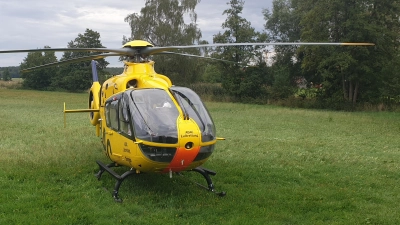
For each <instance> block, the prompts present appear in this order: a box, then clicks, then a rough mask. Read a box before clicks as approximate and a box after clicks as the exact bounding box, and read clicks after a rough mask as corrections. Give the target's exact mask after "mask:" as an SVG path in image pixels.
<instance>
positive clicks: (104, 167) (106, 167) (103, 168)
mask: <svg viewBox="0 0 400 225" xmlns="http://www.w3.org/2000/svg"><path fill="white" fill-rule="evenodd" d="M96 163H97V164H98V165H99V168H100V170H99V172H97V174H96V175H95V176H96V177H97V179H98V180H100V178H101V175H102V174H103V173H104V171H107V172H108V173H109V174H111V176H113V177H114V178H115V179H116V180H117V182H116V183H115V186H114V191H113V193H112V197H113V198H114V200H115V201H116V202H120V203H121V202H122V199H120V198H119V197H118V191H119V187H120V186H121V184H122V181H124V180H125V179H126V178H127V177H129V176H130V175H133V174H136V171H135V170H128V171H126V172H125V173H123V174H122V175H121V176H120V175H118V174H117V173H116V172H115V171H114V170H112V169H111V167H117V165H116V164H115V163H110V164H108V165H104V164H103V163H102V162H100V161H96Z"/></svg>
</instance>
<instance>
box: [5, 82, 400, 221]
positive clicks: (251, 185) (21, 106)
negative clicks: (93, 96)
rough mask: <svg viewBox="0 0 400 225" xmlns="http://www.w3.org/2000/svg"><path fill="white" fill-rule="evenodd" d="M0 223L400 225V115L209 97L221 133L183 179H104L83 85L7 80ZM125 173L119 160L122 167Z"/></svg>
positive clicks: (105, 175)
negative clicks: (42, 87)
mask: <svg viewBox="0 0 400 225" xmlns="http://www.w3.org/2000/svg"><path fill="white" fill-rule="evenodd" d="M0 96H1V99H0V126H1V129H0V154H1V156H0V189H1V194H0V202H1V204H0V224H399V223H400V217H399V216H398V209H399V206H400V203H399V202H400V185H399V181H400V173H399V170H400V139H399V132H400V115H399V114H397V113H389V112H381V113H362V112H357V113H347V112H332V111H317V110H299V109H289V108H281V107H274V106H269V105H245V104H233V103H212V102H209V103H207V106H208V108H209V110H210V112H211V114H212V116H213V119H214V122H215V123H216V125H217V132H218V136H220V137H225V138H226V139H227V140H226V141H220V142H219V143H218V144H217V148H216V150H215V152H214V154H213V155H212V157H211V158H210V160H209V161H208V162H207V163H206V164H205V167H207V168H210V169H212V170H215V171H217V175H216V176H215V177H213V181H214V183H215V185H216V189H217V190H223V191H226V192H227V196H226V197H224V198H220V197H218V196H216V195H213V194H212V193H209V192H207V191H205V190H203V189H201V188H199V187H197V186H196V185H194V184H193V183H192V182H191V181H193V180H199V181H202V179H201V177H200V175H199V174H195V173H186V174H185V177H179V176H174V177H173V178H172V179H170V178H169V176H168V175H157V174H141V175H139V176H133V177H131V178H129V179H127V180H125V181H124V183H123V184H122V186H121V189H120V196H121V198H123V199H124V202H123V203H122V204H118V203H115V202H114V201H113V199H112V197H111V191H112V189H113V187H114V183H115V181H114V180H113V178H112V177H111V176H110V175H108V174H104V175H103V177H102V179H101V180H100V181H98V180H97V179H96V178H95V177H94V173H95V172H96V171H97V170H98V167H97V164H96V163H95V160H102V161H103V162H108V161H107V159H106V156H104V155H103V153H102V151H103V150H102V145H101V143H100V139H99V138H98V137H96V136H95V129H94V127H92V126H91V125H90V123H89V121H88V115H87V114H69V115H67V127H66V128H63V114H62V110H63V102H66V103H67V108H70V109H73V108H86V107H87V106H86V104H87V96H86V94H71V93H59V92H37V91H26V90H7V89H0ZM117 171H118V172H119V173H122V172H124V168H118V169H117Z"/></svg>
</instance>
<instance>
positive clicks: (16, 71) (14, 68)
mask: <svg viewBox="0 0 400 225" xmlns="http://www.w3.org/2000/svg"><path fill="white" fill-rule="evenodd" d="M7 68H8V71H10V75H11V77H12V78H20V77H21V76H20V74H19V66H9V67H0V77H1V75H2V74H3V71H5V70H6V69H7Z"/></svg>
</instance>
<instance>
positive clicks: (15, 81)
mask: <svg viewBox="0 0 400 225" xmlns="http://www.w3.org/2000/svg"><path fill="white" fill-rule="evenodd" d="M21 86H22V78H12V80H10V81H3V80H0V89H17V88H20V87H21Z"/></svg>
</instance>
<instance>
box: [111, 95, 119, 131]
mask: <svg viewBox="0 0 400 225" xmlns="http://www.w3.org/2000/svg"><path fill="white" fill-rule="evenodd" d="M118 102H119V100H115V101H112V102H111V103H110V125H111V126H110V127H111V128H112V129H114V130H119V126H118Z"/></svg>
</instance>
